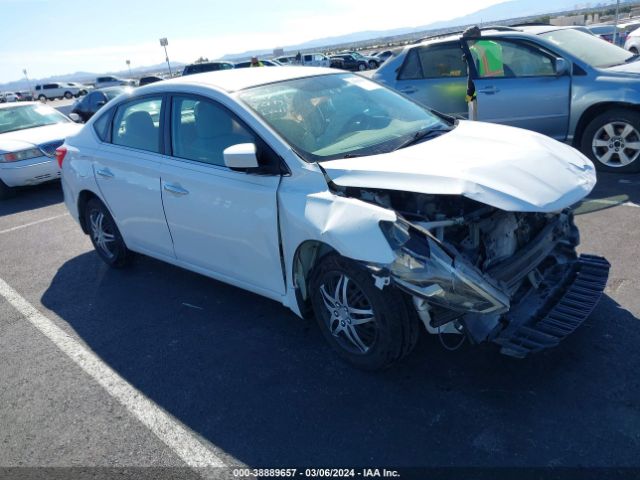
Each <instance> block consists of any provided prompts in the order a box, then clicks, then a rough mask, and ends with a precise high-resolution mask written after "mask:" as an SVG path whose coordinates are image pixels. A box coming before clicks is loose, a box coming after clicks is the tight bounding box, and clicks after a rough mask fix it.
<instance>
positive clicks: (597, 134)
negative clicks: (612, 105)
mask: <svg viewBox="0 0 640 480" xmlns="http://www.w3.org/2000/svg"><path fill="white" fill-rule="evenodd" d="M580 150H581V151H582V153H584V154H585V155H586V156H587V157H589V158H590V159H591V160H592V161H593V163H594V165H595V166H596V168H597V169H598V170H600V171H603V172H619V173H631V172H640V159H639V157H640V113H638V112H635V111H633V110H625V109H614V110H609V111H606V112H604V113H601V114H600V115H598V116H597V117H595V118H594V119H593V120H591V122H589V124H588V125H587V128H585V129H584V133H583V134H582V141H581V145H580Z"/></svg>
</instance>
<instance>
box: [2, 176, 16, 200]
mask: <svg viewBox="0 0 640 480" xmlns="http://www.w3.org/2000/svg"><path fill="white" fill-rule="evenodd" d="M15 194H16V189H15V188H12V187H10V186H9V185H7V184H6V183H4V182H3V181H2V180H0V200H5V199H7V198H11V197H13V196H14V195H15Z"/></svg>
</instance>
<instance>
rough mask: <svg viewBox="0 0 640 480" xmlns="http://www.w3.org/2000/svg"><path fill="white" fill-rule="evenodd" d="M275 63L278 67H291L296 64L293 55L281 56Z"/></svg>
mask: <svg viewBox="0 0 640 480" xmlns="http://www.w3.org/2000/svg"><path fill="white" fill-rule="evenodd" d="M276 61H277V62H278V63H279V64H280V65H293V64H295V63H296V57H295V55H283V56H281V57H277V58H276Z"/></svg>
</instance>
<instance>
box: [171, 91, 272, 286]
mask: <svg viewBox="0 0 640 480" xmlns="http://www.w3.org/2000/svg"><path fill="white" fill-rule="evenodd" d="M170 111H171V122H170V123H171V126H170V135H169V137H170V139H171V143H170V145H171V156H169V157H167V158H166V160H165V162H164V167H163V171H162V201H163V204H164V210H165V214H166V218H167V223H168V224H169V230H170V232H171V236H172V238H173V242H174V247H175V253H176V257H177V258H178V260H180V261H182V262H184V263H186V264H188V265H189V266H191V267H192V268H194V269H195V270H199V271H201V272H203V273H207V274H209V275H212V276H214V277H216V278H219V279H221V280H224V281H227V282H229V283H232V284H235V285H238V286H241V287H243V288H248V289H251V290H253V291H260V292H261V293H263V294H266V295H269V296H272V297H277V296H278V295H281V294H283V293H284V280H283V274H282V264H281V259H280V250H279V248H280V247H279V245H280V243H279V234H278V209H277V200H276V194H277V189H278V185H279V182H280V174H279V172H278V173H276V174H262V175H258V174H252V173H248V172H243V171H234V170H231V169H229V168H228V167H226V166H225V164H224V159H223V151H224V149H225V148H227V147H229V146H231V145H235V144H240V143H256V144H257V145H258V151H259V158H260V160H261V162H265V161H267V160H269V161H272V160H273V157H272V156H270V155H271V154H270V153H269V152H267V151H266V149H268V147H266V145H263V144H261V143H260V139H259V138H257V137H256V135H255V134H253V133H251V131H250V130H249V129H248V128H247V127H246V126H245V125H244V124H243V123H242V122H240V121H239V120H238V118H237V117H236V116H235V115H234V114H232V113H231V112H230V111H229V110H228V109H227V108H225V107H223V106H222V105H221V104H220V103H217V102H215V101H213V100H211V99H206V98H203V97H196V96H188V95H177V94H176V95H174V96H173V97H172V99H171V110H170Z"/></svg>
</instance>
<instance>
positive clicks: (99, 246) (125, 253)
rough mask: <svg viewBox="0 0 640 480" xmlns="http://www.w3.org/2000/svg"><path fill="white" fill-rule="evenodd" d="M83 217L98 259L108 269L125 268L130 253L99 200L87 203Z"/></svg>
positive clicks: (94, 199)
mask: <svg viewBox="0 0 640 480" xmlns="http://www.w3.org/2000/svg"><path fill="white" fill-rule="evenodd" d="M84 215H85V224H86V225H87V227H88V228H89V237H90V238H91V243H93V247H94V248H95V249H96V252H97V253H98V255H100V258H102V260H104V262H105V263H106V264H107V265H109V266H110V267H115V268H122V267H125V266H126V265H127V264H128V263H129V261H130V259H131V252H130V251H129V249H128V248H127V246H126V245H125V243H124V240H123V239H122V235H120V231H119V230H118V227H117V226H116V222H115V221H114V220H113V217H112V216H111V214H110V213H109V210H107V208H106V207H105V206H104V204H103V203H102V202H101V201H100V200H98V199H97V198H92V199H90V200H89V201H88V202H87V205H86V207H85V209H84Z"/></svg>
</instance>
